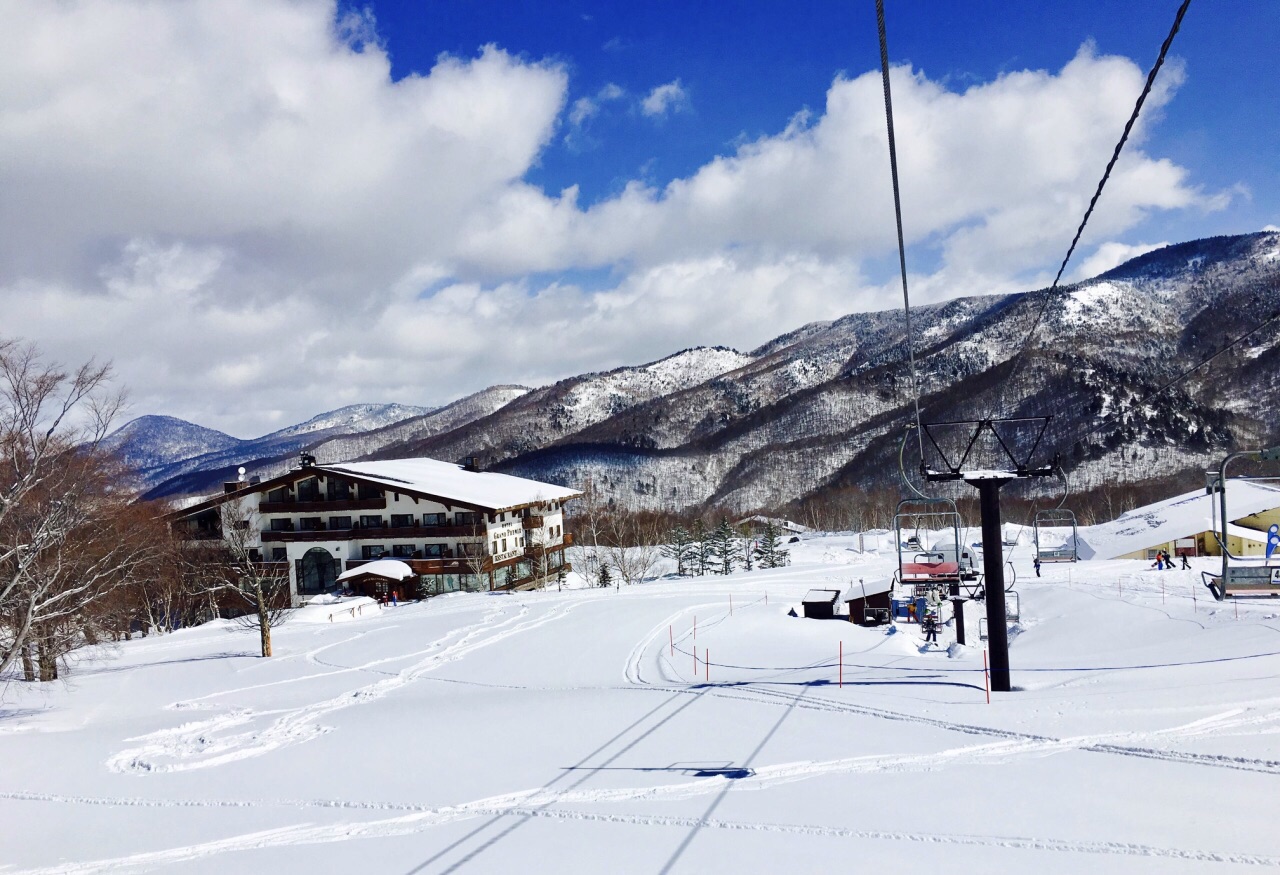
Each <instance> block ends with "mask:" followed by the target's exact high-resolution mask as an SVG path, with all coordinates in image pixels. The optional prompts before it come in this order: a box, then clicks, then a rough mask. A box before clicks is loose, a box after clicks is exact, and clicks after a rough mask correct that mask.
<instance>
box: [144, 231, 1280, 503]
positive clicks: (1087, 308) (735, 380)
mask: <svg viewBox="0 0 1280 875" xmlns="http://www.w3.org/2000/svg"><path fill="white" fill-rule="evenodd" d="M1277 252H1280V234H1277V233H1272V232H1263V233H1258V234H1250V235H1242V236H1237V237H1222V238H1211V239H1206V240H1198V241H1193V242H1190V243H1183V244H1177V245H1174V246H1168V247H1164V248H1162V249H1158V250H1155V251H1153V252H1149V253H1146V254H1144V255H1142V256H1140V257H1139V258H1136V259H1133V260H1132V261H1130V262H1128V263H1126V264H1124V265H1121V266H1120V267H1117V268H1115V269H1114V270H1111V271H1108V272H1107V273H1106V274H1104V275H1102V276H1100V277H1097V278H1095V279H1092V280H1087V281H1085V282H1082V283H1079V284H1076V285H1074V286H1068V287H1064V288H1062V289H1060V290H1059V292H1058V293H1057V294H1056V296H1055V297H1054V298H1052V299H1051V300H1048V301H1045V300H1044V298H1043V297H1042V296H1043V294H1044V291H1043V290H1042V291H1037V292H1029V293H1027V294H1023V295H999V296H977V297H969V298H960V299H956V300H951V301H947V302H945V303H940V304H934V305H926V306H920V307H916V308H913V321H912V324H913V331H914V336H913V337H912V338H911V341H912V345H913V349H914V350H915V354H916V361H917V371H918V375H919V385H920V393H921V399H920V400H921V410H922V418H923V419H924V421H926V422H928V421H934V422H946V421H957V420H959V421H967V420H972V419H974V418H981V417H985V416H996V415H999V416H1026V417H1038V416H1045V415H1048V416H1052V417H1053V419H1052V422H1051V423H1050V426H1049V428H1048V430H1047V431H1046V433H1045V436H1044V440H1043V442H1042V444H1041V450H1042V453H1041V458H1040V459H1039V461H1041V462H1047V461H1049V459H1051V458H1052V456H1053V454H1054V453H1058V454H1060V455H1061V458H1062V460H1063V461H1064V463H1065V465H1066V467H1067V469H1068V471H1069V472H1070V473H1071V475H1072V488H1073V489H1074V490H1076V491H1077V492H1080V491H1086V490H1089V489H1091V488H1093V487H1099V486H1102V485H1109V484H1113V483H1115V482H1116V481H1122V482H1132V481H1135V480H1141V479H1143V478H1148V477H1161V476H1173V475H1178V474H1180V473H1185V472H1188V471H1193V470H1195V469H1198V468H1200V467H1203V466H1204V465H1205V464H1207V463H1208V462H1210V461H1211V460H1213V459H1215V458H1217V459H1220V458H1221V456H1222V454H1223V453H1224V452H1225V451H1226V450H1227V449H1228V448H1234V447H1237V446H1245V445H1258V444H1259V443H1266V442H1274V441H1276V440H1280V408H1276V407H1275V406H1274V405H1267V404H1260V403H1259V402H1258V399H1259V398H1264V397H1270V393H1271V392H1272V389H1273V385H1274V382H1275V374H1276V373H1277V372H1280V348H1277V346H1276V345H1275V343H1274V337H1273V336H1272V335H1271V334H1268V333H1267V332H1258V333H1255V334H1252V335H1249V339H1248V341H1247V342H1245V343H1242V344H1241V345H1240V346H1239V347H1238V348H1237V349H1235V350H1233V351H1232V352H1230V353H1229V354H1226V355H1222V356H1220V357H1218V358H1216V359H1215V360H1214V361H1213V362H1212V364H1210V365H1208V366H1206V367H1198V368H1197V367H1193V366H1194V365H1197V364H1199V363H1202V362H1203V361H1204V360H1205V359H1207V358H1208V357H1210V356H1212V355H1214V353H1215V352H1217V351H1219V350H1221V349H1222V347H1223V345H1224V344H1225V343H1226V342H1227V341H1228V340H1229V339H1230V338H1233V337H1238V336H1240V335H1243V334H1245V333H1246V332H1247V331H1248V329H1250V328H1251V327H1253V326H1255V325H1256V324H1257V322H1258V321H1259V320H1260V319H1262V318H1264V317H1265V316H1267V315H1269V314H1271V313H1273V312H1275V311H1276V310H1277V308H1280V257H1278V256H1277V255H1276V253H1277ZM1033 325H1034V326H1035V327H1036V331H1035V332H1032V339H1031V342H1030V344H1029V345H1028V346H1027V349H1026V354H1025V355H1024V356H1021V357H1020V358H1018V359H1017V360H1016V366H1015V365H1014V363H1013V362H1012V361H1011V360H1012V359H1013V357H1014V356H1015V355H1017V353H1018V351H1019V350H1020V349H1022V348H1023V344H1024V341H1026V339H1027V338H1028V336H1029V334H1028V333H1029V330H1030V328H1031V326H1033ZM906 341H907V338H906V335H905V323H904V320H903V318H902V313H901V311H900V310H898V309H890V310H885V311H882V312H878V313H855V314H851V315H849V316H846V317H842V318H840V319H837V320H834V321H831V322H822V323H814V324H811V325H806V326H803V327H801V328H799V329H796V330H794V331H790V332H787V333H786V334H783V335H781V336H779V337H778V338H775V339H774V340H772V341H770V342H768V343H766V344H763V345H762V346H760V347H759V348H757V349H755V350H752V351H750V352H748V353H740V352H736V351H734V350H731V349H724V348H716V347H712V348H698V349H690V350H684V351H682V352H679V353H676V354H674V355H672V356H669V357H667V358H664V359H661V360H659V361H656V362H651V363H648V364H643V365H637V366H628V367H622V368H617V369H615V370H612V371H609V372H605V373H592V374H584V375H580V376H576V377H570V378H567V379H564V380H560V381H559V382H557V383H554V384H552V385H550V386H544V387H541V388H537V389H533V390H530V391H524V390H521V391H519V392H518V393H515V394H511V395H508V396H504V397H503V398H502V402H503V403H501V404H488V405H485V404H479V405H472V408H469V409H473V411H474V415H465V416H462V415H455V414H457V412H458V410H459V409H460V408H455V406H454V405H450V406H449V407H446V408H442V410H441V411H438V412H437V414H439V415H437V414H432V415H429V416H422V417H413V418H410V419H405V420H402V421H401V422H400V423H397V424H395V425H392V426H387V427H385V428H382V429H374V430H365V431H358V430H356V431H353V430H352V429H350V428H346V427H345V426H342V425H340V424H339V423H337V422H335V421H332V419H331V418H322V419H321V423H322V425H317V426H315V427H319V428H321V431H318V432H309V434H310V444H306V445H308V446H320V445H321V442H322V441H327V442H328V443H327V444H325V445H323V447H322V449H323V450H324V455H325V456H326V457H334V458H351V457H353V456H361V455H362V456H365V457H370V458H389V457H410V456H427V457H431V458H438V459H445V460H450V461H456V460H459V459H462V458H464V457H477V458H479V459H480V461H481V464H483V465H485V466H487V467H493V468H497V469H499V470H503V471H507V472H509V473H513V474H518V475H521V476H527V477H533V478H535V479H544V480H549V481H551V482H555V483H559V484H562V485H570V486H580V485H581V484H582V483H583V482H584V481H585V479H586V478H588V477H590V478H592V479H593V481H594V482H595V483H596V484H597V485H598V486H599V487H600V488H601V489H602V490H603V491H604V492H605V493H606V497H607V498H608V499H609V500H611V501H613V502H614V503H616V504H618V505H621V506H624V507H631V508H645V509H655V510H662V509H681V508H685V507H687V506H690V505H703V506H705V505H708V504H710V505H716V506H721V507H724V508H726V509H728V510H729V511H730V512H745V511H749V510H752V509H756V508H760V507H780V506H784V505H787V504H788V503H790V502H795V501H804V500H806V499H808V498H813V497H818V498H824V497H826V498H829V497H831V496H834V495H840V494H846V493H848V492H850V491H852V492H858V491H863V490H866V489H874V488H880V487H893V488H896V487H897V486H898V485H899V484H898V473H897V472H898V450H899V446H900V436H901V434H902V432H903V429H904V428H905V426H906V425H907V423H908V422H909V421H911V420H912V419H913V418H914V412H915V411H914V406H915V405H914V403H913V399H912V394H911V386H910V381H909V380H908V378H907V372H906V368H905V365H904V353H905V349H906ZM1184 372H1186V373H1187V374H1188V375H1189V376H1188V377H1187V378H1186V379H1185V380H1183V381H1182V382H1180V383H1177V384H1176V385H1174V386H1173V387H1172V388H1166V389H1163V390H1162V389H1161V387H1164V386H1166V385H1167V384H1169V383H1170V381H1171V380H1172V379H1173V378H1174V377H1175V376H1177V375H1178V374H1181V373H1184ZM1011 373H1014V375H1015V376H1016V379H1013V380H1011V379H1010V376H1011ZM502 388H503V387H494V388H493V389H490V390H486V392H485V393H477V395H476V396H470V397H471V398H472V399H475V398H477V397H479V396H481V395H484V396H486V397H487V398H489V399H490V400H492V399H493V398H497V397H498V396H499V395H500V394H501V393H499V392H498V390H500V389H502ZM467 400H468V399H463V401H467ZM461 403H462V402H459V404H461ZM446 411H448V415H444V414H445V412H446ZM330 426H332V427H331V429H330V430H329V431H326V430H325V429H326V428H329V427H330ZM306 427H308V428H309V427H311V425H310V424H308V425H307V426H306ZM302 428H304V427H303V426H299V427H295V430H298V429H302ZM286 431H289V430H286ZM269 437H270V436H269ZM280 440H281V441H283V443H280V444H278V445H275V446H273V448H272V449H271V452H262V453H258V454H256V455H255V454H253V453H246V452H244V448H237V449H236V451H235V452H232V453H227V452H219V453H211V454H207V455H205V456H202V457H199V458H197V459H189V460H186V461H183V462H181V463H178V464H176V465H174V466H172V467H169V468H163V469H160V468H151V469H149V470H147V471H146V472H144V474H145V477H146V479H147V480H148V482H149V483H153V484H154V483H160V482H161V481H167V482H165V483H162V484H161V485H160V486H159V487H158V488H157V490H156V491H155V492H154V493H153V494H155V495H169V494H175V493H178V494H180V493H184V492H190V491H199V490H200V489H204V490H207V489H208V488H209V487H210V486H216V485H217V482H218V480H219V479H221V477H222V475H223V474H225V473H227V472H228V471H232V472H233V471H234V470H235V468H234V466H235V465H236V464H241V463H245V462H246V459H250V460H252V461H253V463H254V465H253V466H256V467H255V470H260V471H261V472H263V473H275V472H277V471H279V470H283V469H284V466H285V465H287V464H288V463H289V460H288V458H287V456H288V454H289V453H293V452H296V451H297V449H299V448H300V447H301V446H303V445H304V443H305V442H303V441H301V440H300V438H299V437H298V436H297V435H294V434H293V433H292V432H290V434H289V435H286V436H284V437H282V438H280ZM934 461H935V462H936V461H937V460H934ZM907 464H908V465H909V466H910V467H912V468H914V467H915V466H916V465H917V464H918V460H914V459H912V460H907ZM197 473H198V475H199V476H197ZM1046 488H1047V487H1046Z"/></svg>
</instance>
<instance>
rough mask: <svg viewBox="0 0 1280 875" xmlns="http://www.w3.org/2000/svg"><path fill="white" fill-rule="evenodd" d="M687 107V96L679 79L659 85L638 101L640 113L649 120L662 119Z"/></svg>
mask: <svg viewBox="0 0 1280 875" xmlns="http://www.w3.org/2000/svg"><path fill="white" fill-rule="evenodd" d="M688 106H689V94H688V92H686V91H685V89H684V86H683V85H681V84H680V80H679V79H676V80H675V81H673V82H668V83H667V84H665V85H659V86H658V87H657V88H655V89H653V90H652V91H650V92H649V93H648V94H647V95H645V98H644V100H642V101H640V111H641V112H642V113H644V114H645V115H647V116H649V117H651V118H663V117H665V116H666V115H668V114H670V113H673V112H680V111H681V110H683V109H687V108H688Z"/></svg>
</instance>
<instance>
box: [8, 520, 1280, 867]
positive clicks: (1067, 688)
mask: <svg viewBox="0 0 1280 875" xmlns="http://www.w3.org/2000/svg"><path fill="white" fill-rule="evenodd" d="M856 540H857V539H856V538H849V537H845V538H841V537H834V536H832V537H815V538H812V539H810V540H807V541H805V542H803V543H801V544H792V545H790V546H791V547H792V549H793V560H794V564H793V565H792V566H791V567H789V568H786V569H780V570H777V571H753V572H749V573H746V572H744V573H738V574H736V575H733V576H732V577H729V578H705V579H702V578H700V579H694V580H679V581H676V580H671V581H663V582H659V583H650V584H646V585H643V586H638V587H632V588H629V589H628V588H624V589H623V590H622V591H621V592H616V591H614V590H585V589H583V590H574V591H566V592H563V593H556V592H554V591H552V592H538V593H523V594H516V595H455V596H449V597H442V598H437V599H435V600H433V601H430V602H426V603H421V604H411V605H403V606H401V607H399V608H394V609H386V610H380V609H377V608H376V607H375V606H373V605H372V604H366V605H365V608H364V610H363V611H361V610H358V607H359V605H358V604H355V603H350V604H348V605H346V606H345V608H344V606H341V605H339V606H314V607H312V608H308V609H306V611H305V612H304V614H303V615H301V616H297V617H295V618H294V619H293V620H292V621H291V622H289V623H288V624H287V625H285V626H283V627H281V628H279V629H278V630H277V631H276V634H275V646H276V652H277V654H278V655H277V656H276V657H274V658H272V659H259V658H255V657H254V656H253V655H252V653H253V650H254V646H255V639H254V633H252V632H246V631H244V630H240V629H238V628H236V627H232V626H224V625H219V624H214V625H210V626H206V627H202V628H199V629H193V630H187V631H183V632H179V633H176V634H172V635H166V636H162V637H151V638H147V639H145V640H138V641H133V642H129V643H126V644H123V645H121V646H118V647H113V648H100V649H97V650H95V651H86V652H82V653H81V654H79V659H78V660H77V663H76V665H75V666H74V667H73V669H72V670H71V671H70V672H69V674H68V678H67V679H66V680H65V681H62V682H58V683H56V684H44V685H26V684H20V683H12V684H9V685H8V686H7V687H6V688H5V689H4V691H3V699H2V700H0V824H3V827H2V828H0V871H2V872H5V873H12V872H67V873H88V872H134V871H150V870H153V869H172V870H175V871H182V872H210V873H212V872H217V873H226V872H271V873H278V875H286V873H310V872H380V873H381V872H394V873H442V872H455V871H465V872H502V873H513V872H542V871H545V872H589V873H598V872H643V873H661V872H690V873H695V872H696V873H707V872H761V873H771V872H832V871H877V870H883V871H891V872H900V871H905V870H908V869H909V870H911V871H924V872H931V871H932V872H948V873H956V872H984V873H985V872H1029V871H1034V872H1036V873H1038V875H1047V873H1077V872H1085V871H1088V872H1149V873H1177V872H1204V871H1211V872H1219V871H1222V872H1226V871H1232V870H1234V869H1237V868H1243V867H1246V866H1247V867H1250V868H1251V869H1252V868H1256V867H1257V866H1263V867H1280V830H1277V829H1276V816H1277V807H1278V805H1280V619H1278V615H1280V600H1274V601H1273V600H1262V601H1252V602H1242V603H1241V604H1240V605H1239V606H1236V605H1234V604H1232V603H1230V602H1228V603H1227V604H1226V605H1225V606H1224V605H1218V604H1216V603H1214V602H1212V601H1209V600H1207V599H1206V595H1205V592H1204V590H1203V589H1201V588H1199V584H1198V583H1196V582H1195V576H1194V575H1193V574H1192V573H1190V572H1181V571H1169V572H1156V571H1154V570H1148V569H1147V567H1146V564H1145V563H1135V562H1123V561H1113V562H1088V563H1080V564H1078V565H1074V566H1062V565H1058V566H1045V568H1044V577H1043V578H1041V579H1039V580H1036V579H1034V577H1033V576H1032V575H1031V570H1030V560H1029V557H1028V556H1027V555H1026V552H1025V550H1024V551H1023V555H1021V556H1017V557H1015V559H1014V563H1015V566H1016V567H1017V568H1018V573H1019V584H1018V591H1019V593H1020V597H1021V607H1022V620H1021V622H1020V623H1019V624H1018V625H1017V626H1016V627H1015V634H1014V636H1013V639H1012V645H1011V663H1012V666H1013V683H1014V684H1015V686H1016V687H1017V688H1018V689H1017V691H1015V692H1012V693H1006V694H994V695H993V696H992V700H991V704H989V705H988V704H987V701H986V696H985V693H984V686H983V672H982V657H983V654H982V649H981V642H978V641H976V640H974V639H976V638H977V636H976V635H972V638H971V644H973V645H974V646H971V647H968V648H957V647H952V648H950V650H949V651H948V650H947V649H938V650H928V651H924V652H922V643H921V635H920V632H919V629H918V628H917V627H915V626H903V625H900V626H897V627H896V629H894V630H886V629H883V628H882V629H878V630H866V629H861V628H858V627H855V626H853V625H851V624H848V623H842V622H836V621H816V620H805V619H797V618H791V617H788V616H787V611H788V609H789V608H791V607H797V608H798V607H799V600H800V597H801V596H802V595H803V594H804V592H806V591H807V590H808V589H810V588H812V587H815V586H823V585H831V584H847V583H848V582H850V581H851V580H856V579H857V578H858V577H868V578H870V577H878V576H883V575H886V574H888V573H890V572H891V570H892V567H893V560H892V558H890V557H889V556H880V557H877V556H875V555H871V554H867V555H863V554H859V553H857V552H856V551H854V550H852V549H850V548H851V547H852V546H854V545H856ZM1197 567H1199V566H1197ZM1193 594H1194V595H1195V601H1193V598H1192V596H1193ZM731 598H732V613H731V612H730V599H731ZM766 598H767V601H766ZM352 607H355V608H357V610H354V611H353V610H352ZM1237 610H1238V616H1237ZM973 613H975V614H976V613H977V611H976V610H973ZM331 614H332V615H333V619H332V620H330V615H331ZM353 614H354V615H353ZM695 617H696V623H697V640H696V644H695V642H694V640H693V627H694V622H695ZM975 620H976V618H975ZM972 628H973V627H971V629H972ZM952 637H953V633H952V631H951V630H950V628H948V629H947V630H946V631H945V632H944V634H943V638H944V643H946V642H947V641H950V640H952ZM841 646H843V652H844V666H843V686H841V685H840V684H839V683H838V681H839V679H840V671H841V670H840V668H839V667H838V666H837V653H838V651H839V648H840V647H841ZM695 647H696V653H697V658H698V662H697V669H696V672H695V670H694V666H695V663H694V655H693V654H694V652H695V650H694V648H695ZM673 651H674V655H673ZM707 651H709V655H710V665H709V667H708V666H707V665H706V663H705V661H704V660H705V656H706V653H707Z"/></svg>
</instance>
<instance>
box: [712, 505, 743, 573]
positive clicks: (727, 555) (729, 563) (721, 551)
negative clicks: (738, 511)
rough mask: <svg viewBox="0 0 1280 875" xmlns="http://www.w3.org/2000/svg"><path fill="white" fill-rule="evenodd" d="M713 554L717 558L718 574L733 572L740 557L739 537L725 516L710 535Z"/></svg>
mask: <svg viewBox="0 0 1280 875" xmlns="http://www.w3.org/2000/svg"><path fill="white" fill-rule="evenodd" d="M710 541H711V556H712V558H713V559H714V560H715V571H716V573H717V574H733V566H734V563H735V562H736V561H737V558H738V551H737V546H738V545H737V543H736V542H737V538H736V537H735V533H734V531H733V526H731V525H730V524H729V521H728V520H727V519H725V518H723V517H721V519H720V525H718V526H716V527H715V529H714V530H713V531H712V532H711V535H710Z"/></svg>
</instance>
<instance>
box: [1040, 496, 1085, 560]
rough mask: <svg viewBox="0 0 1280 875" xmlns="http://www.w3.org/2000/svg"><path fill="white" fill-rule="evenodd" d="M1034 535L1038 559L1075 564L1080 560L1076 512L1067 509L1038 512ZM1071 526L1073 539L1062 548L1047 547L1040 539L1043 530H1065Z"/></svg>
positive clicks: (1060, 508)
mask: <svg viewBox="0 0 1280 875" xmlns="http://www.w3.org/2000/svg"><path fill="white" fill-rule="evenodd" d="M1031 525H1032V533H1033V535H1034V537H1035V542H1034V543H1035V550H1036V558H1037V559H1039V560H1040V562H1041V563H1045V562H1075V561H1077V560H1078V559H1079V556H1078V554H1077V552H1076V544H1077V535H1078V529H1077V526H1076V515H1075V511H1072V510H1069V509H1067V508H1065V507H1059V508H1054V509H1052V510H1038V511H1036V515H1035V518H1034V519H1033V520H1032V523H1031ZM1066 526H1071V538H1070V540H1069V541H1068V542H1067V543H1066V544H1064V545H1062V546H1061V547H1049V546H1046V545H1045V544H1044V543H1043V542H1042V541H1041V538H1040V529H1041V528H1051V527H1052V528H1065V527H1066Z"/></svg>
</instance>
